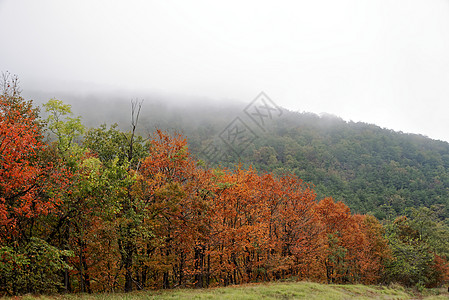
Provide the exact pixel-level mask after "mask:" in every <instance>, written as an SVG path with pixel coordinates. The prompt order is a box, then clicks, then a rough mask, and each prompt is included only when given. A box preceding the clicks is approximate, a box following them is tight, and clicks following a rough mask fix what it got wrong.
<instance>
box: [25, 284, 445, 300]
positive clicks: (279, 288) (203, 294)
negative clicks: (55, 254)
mask: <svg viewBox="0 0 449 300" xmlns="http://www.w3.org/2000/svg"><path fill="white" fill-rule="evenodd" d="M21 298H22V299H23V300H28V299H29V300H31V299H33V300H35V299H36V297H33V296H31V295H28V296H23V297H21ZM39 299H41V300H46V299H49V300H50V299H51V300H62V299H67V300H101V299H108V300H109V299H112V300H118V299H120V300H122V299H124V300H134V299H136V300H137V299H248V300H252V299H254V300H255V299H324V300H327V299H329V300H334V299H335V300H339V299H345V300H346V299H429V300H430V299H449V293H447V291H446V290H445V289H432V290H425V291H424V292H423V293H422V294H415V293H414V292H413V291H412V290H410V289H405V288H403V287H401V286H397V285H394V286H390V287H385V286H366V285H332V284H331V285H326V284H319V283H312V282H278V283H262V284H247V285H240V286H231V287H222V288H211V289H175V290H168V291H144V292H132V293H128V294H123V293H116V294H91V295H88V294H70V295H58V296H40V297H39Z"/></svg>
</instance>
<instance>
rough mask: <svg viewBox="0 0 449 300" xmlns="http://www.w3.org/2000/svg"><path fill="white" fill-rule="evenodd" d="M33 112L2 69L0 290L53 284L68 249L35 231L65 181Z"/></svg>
mask: <svg viewBox="0 0 449 300" xmlns="http://www.w3.org/2000/svg"><path fill="white" fill-rule="evenodd" d="M37 113H38V110H37V109H35V108H33V105H32V102H31V101H26V100H24V99H23V98H22V97H21V95H20V88H19V86H18V79H17V77H14V76H10V75H9V74H8V73H7V74H4V75H3V82H2V90H1V94H0V243H1V246H0V252H2V256H1V258H0V269H1V270H2V272H1V273H0V283H1V284H0V293H1V292H7V293H12V294H15V293H19V292H21V293H26V292H43V291H47V290H48V291H50V290H55V289H56V290H57V288H58V287H59V286H60V284H59V280H58V276H57V274H58V272H59V271H60V270H61V269H62V268H65V267H67V265H66V264H65V263H64V262H63V261H61V259H60V257H61V256H62V255H69V253H66V252H64V251H60V250H59V249H58V248H55V247H52V246H50V245H48V243H47V242H46V241H45V240H42V239H41V238H40V237H39V233H40V230H41V228H42V227H41V226H40V225H42V224H43V223H44V222H45V218H46V216H48V215H51V214H55V213H57V212H58V211H59V207H60V205H61V198H62V197H61V192H60V189H61V188H62V189H64V187H65V186H66V184H67V182H66V181H65V180H64V179H65V176H64V175H65V170H64V169H58V168H55V167H54V165H55V164H54V163H53V162H51V161H49V160H46V159H45V157H46V155H47V153H48V149H47V148H46V146H45V144H44V143H43V142H42V126H41V124H40V122H39V121H38V115H37ZM38 249H40V250H38ZM44 261H46V263H44ZM34 274H41V275H39V276H45V277H46V279H45V280H44V279H43V278H41V277H36V276H34ZM44 274H45V275H44Z"/></svg>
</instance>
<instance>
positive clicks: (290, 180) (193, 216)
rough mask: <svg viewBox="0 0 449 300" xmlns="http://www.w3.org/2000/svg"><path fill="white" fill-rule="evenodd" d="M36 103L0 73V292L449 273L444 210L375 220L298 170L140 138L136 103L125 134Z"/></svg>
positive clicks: (406, 280) (160, 136) (433, 279)
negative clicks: (324, 192)
mask: <svg viewBox="0 0 449 300" xmlns="http://www.w3.org/2000/svg"><path fill="white" fill-rule="evenodd" d="M42 109H43V110H44V111H45V113H46V115H47V117H46V118H41V117H40V112H39V110H38V109H37V108H35V107H33V103H32V101H28V100H25V99H23V98H22V97H21V95H20V88H19V86H18V80H17V78H15V77H8V76H4V78H3V83H2V91H1V96H0V179H1V180H0V294H7V295H17V294H24V293H62V292H115V291H125V292H129V291H132V290H141V289H154V288H156V289H166V288H175V287H198V288H204V287H212V286H226V285H232V284H241V283H247V282H263V281H272V280H281V279H287V278H291V279H296V280H306V279H307V280H313V281H317V282H327V283H364V284H377V283H388V282H400V283H402V284H405V285H408V286H413V285H416V286H418V287H425V286H427V287H432V286H438V285H440V284H442V283H444V282H446V280H447V278H448V274H449V266H448V264H447V259H448V257H449V251H448V249H449V248H448V247H447V243H445V242H442V240H448V239H447V237H449V229H448V228H447V226H446V225H445V224H444V223H443V222H442V221H441V220H440V219H439V218H438V211H437V207H432V208H424V207H423V208H419V209H415V210H412V211H411V212H410V214H409V216H408V217H398V218H396V219H392V220H390V221H389V222H384V223H381V222H379V220H378V219H377V218H376V217H374V216H372V215H361V214H352V213H351V211H350V209H349V208H348V206H346V205H345V204H344V203H342V202H337V201H334V200H333V199H332V198H330V197H322V198H318V197H317V194H316V192H315V191H314V187H313V186H312V185H310V184H308V183H305V182H304V181H303V180H301V179H300V178H298V177H297V176H296V175H294V174H289V173H287V172H285V173H283V174H273V173H270V172H258V171H256V169H254V168H252V167H246V166H243V165H241V164H237V165H234V166H232V167H229V168H225V167H213V168H212V167H209V166H207V165H206V164H205V163H204V162H202V161H200V160H197V159H195V158H194V157H193V156H192V155H191V154H190V152H189V147H188V144H187V140H186V138H185V137H183V136H181V135H179V134H176V133H168V132H165V131H161V130H157V131H155V132H154V134H152V135H150V136H149V137H148V138H143V137H142V136H140V135H138V134H137V125H138V122H139V116H140V109H141V103H139V102H133V103H132V109H131V129H130V130H129V131H127V132H126V131H122V130H119V129H118V127H117V126H116V125H112V126H109V127H108V126H106V125H101V126H99V127H96V128H90V129H88V130H87V129H86V128H85V127H84V126H83V124H82V122H81V119H80V118H79V117H74V116H73V115H72V113H71V108H70V106H69V105H67V104H64V103H63V102H62V101H60V100H56V99H51V100H50V101H48V102H47V103H46V104H45V105H43V107H42ZM49 134H50V136H51V138H50V139H49V138H48V135H49Z"/></svg>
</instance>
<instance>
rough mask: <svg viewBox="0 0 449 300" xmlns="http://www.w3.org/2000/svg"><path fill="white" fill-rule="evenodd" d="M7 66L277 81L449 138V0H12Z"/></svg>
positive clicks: (24, 74)
mask: <svg viewBox="0 0 449 300" xmlns="http://www.w3.org/2000/svg"><path fill="white" fill-rule="evenodd" d="M0 71H1V72H4V71H9V72H11V73H13V74H17V75H18V76H19V78H20V79H21V82H22V88H24V89H25V90H27V89H41V90H47V91H56V90H77V91H84V92H88V91H89V90H98V89H100V88H105V89H127V90H139V91H148V92H157V93H159V94H160V93H162V94H164V93H167V94H176V95H186V96H188V97H191V96H198V97H208V98H211V99H217V100H220V99H238V100H241V101H244V102H250V101H251V100H252V99H253V98H254V97H255V96H257V94H258V93H259V92H260V91H265V92H266V93H267V94H268V95H269V96H270V97H271V98H272V99H273V100H274V101H275V102H276V103H277V104H278V105H281V106H284V107H286V108H289V109H291V110H294V111H309V112H315V113H321V112H326V113H331V114H335V115H337V116H340V117H342V118H343V119H345V120H353V121H364V122H368V123H374V124H377V125H379V126H382V127H386V128H390V129H394V130H400V131H404V132H411V133H419V134H424V135H427V136H429V137H432V138H435V139H442V140H446V141H449V117H448V113H449V1H448V0H422V1H418V0H395V1H392V0H371V1H363V0H314V1H279V0H278V1H260V0H258V1H245V0H238V1H233V0H226V1H185V0H183V1H167V0H165V1H162V0H161V1H133V0H127V1H125V0H123V1H112V0H107V1H106V0H105V1H99V0H77V1H68V0H67V1H64V0H53V1H50V0H40V1H35V0H30V1H25V0H23V1H22V0H0ZM62 100H63V99H62Z"/></svg>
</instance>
